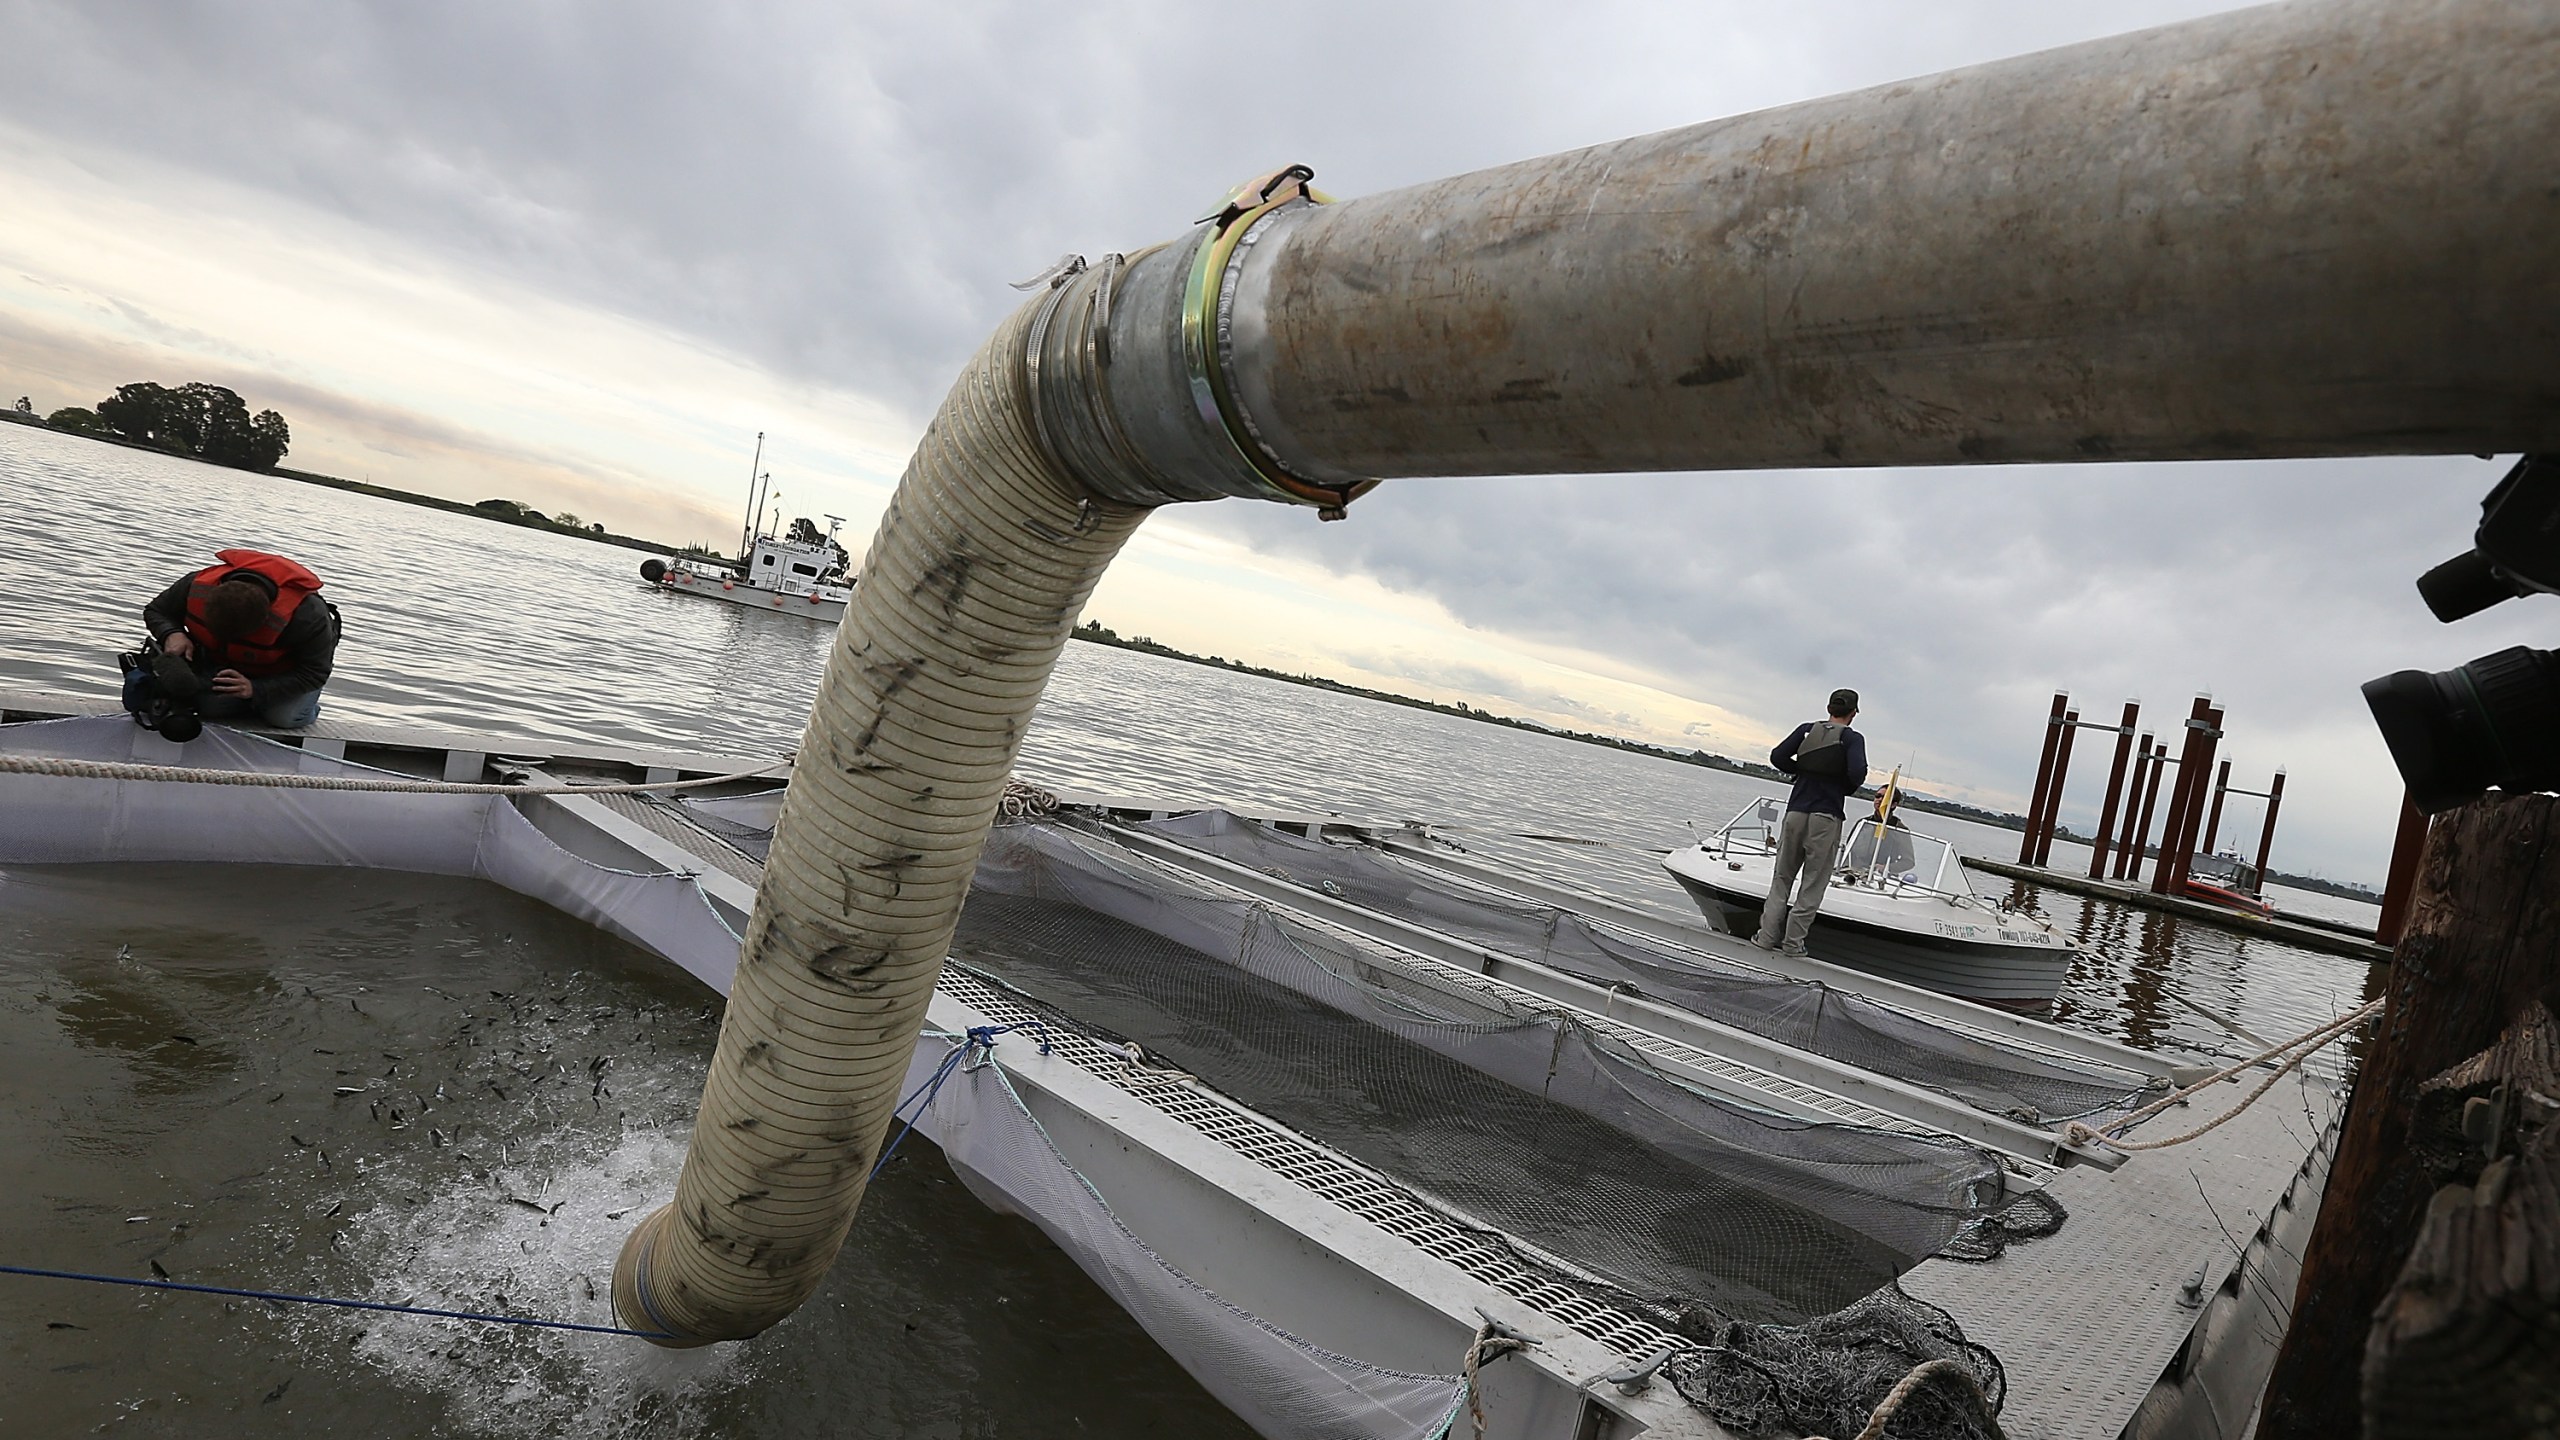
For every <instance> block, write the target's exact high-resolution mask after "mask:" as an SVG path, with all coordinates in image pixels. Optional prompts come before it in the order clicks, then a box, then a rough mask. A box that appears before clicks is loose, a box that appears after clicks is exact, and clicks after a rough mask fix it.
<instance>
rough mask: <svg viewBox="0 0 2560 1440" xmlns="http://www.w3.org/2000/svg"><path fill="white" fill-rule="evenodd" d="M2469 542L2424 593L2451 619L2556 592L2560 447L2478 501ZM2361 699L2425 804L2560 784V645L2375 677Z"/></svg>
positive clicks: (2521, 466) (2430, 578)
mask: <svg viewBox="0 0 2560 1440" xmlns="http://www.w3.org/2000/svg"><path fill="white" fill-rule="evenodd" d="M2480 512H2481V514H2480V528H2479V529H2478V531H2476V532H2475V533H2474V535H2473V543H2472V548H2471V549H2470V550H2468V551H2466V552H2464V553H2463V554H2461V555H2457V556H2455V557H2454V558H2453V559H2451V560H2448V561H2446V562H2444V563H2443V564H2441V565H2438V566H2437V567H2435V568H2434V569H2432V570H2430V571H2428V572H2427V573H2426V574H2425V575H2424V576H2423V577H2421V578H2420V579H2419V581H2418V593H2419V594H2420V595H2421V596H2423V597H2424V598H2425V600H2426V602H2427V608H2428V609H2429V610H2432V611H2434V612H2435V616H2436V618H2437V619H2439V620H2442V621H2445V622H2447V623H2448V624H2449V623H2451V622H2453V621H2456V620H2460V619H2463V618H2464V617H2466V616H2470V615H2476V614H2478V613H2479V612H2481V611H2483V610H2486V609H2488V608H2489V607H2490V606H2492V605H2495V604H2498V603H2500V602H2501V601H2506V600H2512V599H2514V598H2516V597H2517V596H2520V595H2548V594H2560V456H2550V455H2528V456H2526V457H2524V458H2523V459H2522V460H2520V461H2518V462H2516V467H2515V468H2514V469H2512V470H2510V471H2508V472H2507V474H2506V477H2505V478H2504V479H2501V480H2500V481H2499V482H2498V484H2497V488H2495V489H2493V490H2491V491H2490V492H2489V494H2488V497H2487V498H2486V499H2484V500H2482V501H2481V502H2480ZM2364 701H2365V704H2366V706H2367V707H2369V708H2370V709H2371V710H2372V711H2373V720H2374V724H2375V725H2377V726H2379V727H2380V728H2381V730H2382V739H2383V743H2385V744H2387V745H2389V746H2390V747H2391V759H2392V763H2394V764H2395V765H2397V766H2399V767H2400V775H2401V778H2402V779H2404V780H2406V781H2407V782H2408V784H2409V799H2410V802H2411V803H2412V804H2415V805H2416V806H2417V807H2418V808H2419V809H2420V810H2422V811H2424V812H2425V813H2427V814H2429V815H2433V814H2436V813H2437V812H2439V811H2443V810H2450V809H2452V808H2453V807H2455V806H2457V805H2460V804H2462V803H2464V802H2465V801H2467V800H2470V799H2472V798H2473V797H2475V796H2477V795H2479V794H2480V793H2481V792H2482V791H2484V790H2487V789H2489V788H2490V787H2492V786H2495V787H2496V788H2498V789H2501V790H2560V654H2555V653H2554V652H2552V651H2549V650H2535V649H2531V648H2528V647H2526V646H2522V645H2518V646H2516V647H2514V648H2512V649H2507V650H2501V651H2499V652H2498V653H2497V654H2495V655H2483V656H2481V657H2480V658H2479V659H2477V660H2474V661H2472V662H2471V663H2470V664H2468V665H2463V666H2458V667H2456V668H2454V669H2451V670H2441V671H2437V672H2435V673H2433V674H2430V673H2428V672H2427V671H2424V670H2403V671H2400V672H2399V673H2397V674H2393V675H2385V676H2383V677H2382V678H2381V679H2379V680H2369V681H2366V682H2365V686H2364Z"/></svg>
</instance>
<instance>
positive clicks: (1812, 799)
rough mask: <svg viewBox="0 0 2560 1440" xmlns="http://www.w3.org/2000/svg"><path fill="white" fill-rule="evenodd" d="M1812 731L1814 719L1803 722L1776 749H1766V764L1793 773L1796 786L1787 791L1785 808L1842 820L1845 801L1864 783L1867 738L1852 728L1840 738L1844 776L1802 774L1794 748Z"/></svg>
mask: <svg viewBox="0 0 2560 1440" xmlns="http://www.w3.org/2000/svg"><path fill="white" fill-rule="evenodd" d="M1812 733H1813V722H1811V721H1806V722H1805V723H1804V724H1802V725H1799V726H1797V727H1796V728H1795V729H1793V730H1791V731H1789V732H1788V733H1787V738H1786V739H1784V740H1781V741H1779V742H1778V748H1777V749H1775V750H1772V751H1770V752H1769V763H1770V764H1772V765H1775V766H1777V767H1778V773H1780V774H1782V775H1794V776H1795V779H1796V784H1795V788H1794V789H1793V790H1790V791H1788V792H1787V808H1788V809H1789V810H1802V811H1804V812H1806V813H1807V814H1811V815H1828V816H1831V817H1832V818H1834V819H1845V818H1847V815H1848V810H1847V806H1846V803H1845V802H1846V801H1847V800H1848V798H1849V796H1850V795H1852V794H1854V793H1855V792H1856V791H1857V788H1858V787H1859V786H1861V785H1864V784H1866V783H1867V737H1866V736H1864V735H1861V734H1859V733H1858V732H1857V731H1855V730H1851V731H1850V732H1849V733H1848V734H1846V735H1843V736H1841V737H1840V748H1841V749H1843V750H1845V751H1847V752H1848V757H1847V758H1848V761H1849V768H1848V773H1847V774H1845V775H1804V774H1799V773H1797V770H1796V747H1797V746H1799V745H1801V744H1803V743H1804V737H1805V736H1807V735H1810V734H1812Z"/></svg>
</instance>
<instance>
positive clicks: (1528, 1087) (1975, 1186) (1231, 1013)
mask: <svg viewBox="0 0 2560 1440" xmlns="http://www.w3.org/2000/svg"><path fill="white" fill-rule="evenodd" d="M952 949H953V954H954V957H955V959H957V960H958V961H959V962H960V963H963V964H966V965H968V966H970V967H972V968H974V969H978V970H981V971H983V972H986V973H989V974H992V975H994V976H996V977H998V978H1000V979H1001V980H1003V981H1004V982H1005V983H1007V984H1008V985H1010V986H1012V987H1014V988H1016V989H1018V990H1020V991H1022V992H1024V993H1026V994H1028V995H1031V996H1033V997H1035V998H1037V999H1038V1000H1040V1001H1041V1002H1043V1003H1044V1004H1045V1005H1047V1006H1050V1007H1053V1008H1055V1009H1056V1010H1057V1011H1060V1012H1062V1013H1064V1014H1066V1015H1069V1016H1072V1017H1074V1018H1075V1019H1076V1020H1077V1022H1078V1023H1080V1024H1081V1025H1083V1026H1084V1027H1086V1028H1088V1029H1092V1030H1098V1031H1102V1032H1106V1033H1108V1034H1110V1035H1112V1036H1114V1037H1115V1038H1120V1039H1125V1040H1131V1041H1135V1042H1136V1043H1138V1044H1139V1045H1141V1046H1142V1047H1144V1049H1145V1050H1146V1051H1148V1052H1150V1053H1151V1054H1152V1055H1154V1056H1156V1057H1159V1058H1161V1059H1162V1060H1163V1061H1165V1062H1168V1063H1171V1064H1173V1065H1176V1066H1178V1067H1180V1068H1181V1069H1183V1070H1186V1071H1188V1072H1190V1073H1192V1074H1193V1075H1196V1076H1198V1077H1200V1078H1201V1079H1202V1080H1204V1081H1205V1082H1207V1083H1208V1084H1209V1085H1211V1086H1213V1087H1214V1088H1216V1089H1218V1090H1220V1091H1222V1092H1224V1093H1226V1094H1228V1095H1230V1096H1232V1097H1234V1098H1236V1099H1237V1100H1239V1101H1241V1102H1243V1103H1244V1104H1246V1105H1248V1106H1250V1107H1252V1108H1253V1109H1255V1110H1257V1111H1260V1112H1262V1113H1264V1114H1266V1115H1269V1116H1271V1117H1273V1118H1274V1119H1277V1120H1279V1121H1280V1122H1282V1123H1283V1124H1286V1125H1289V1126H1290V1127H1292V1128H1293V1129H1296V1130H1298V1131H1300V1132H1302V1133H1304V1134H1306V1135H1308V1136H1310V1137H1311V1138H1313V1139H1315V1140H1318V1141H1320V1142H1322V1143H1324V1144H1327V1145H1330V1146H1332V1147H1333V1148H1335V1149H1336V1150H1338V1151H1341V1152H1343V1153H1344V1154H1347V1155H1349V1156H1351V1157H1352V1158H1354V1159H1356V1160H1358V1161H1360V1162H1362V1163H1365V1164H1367V1165H1370V1166H1372V1167H1374V1168H1376V1169H1377V1170H1379V1171H1381V1172H1383V1173H1385V1174H1387V1175H1389V1176H1391V1177H1393V1178H1394V1179H1396V1180H1397V1181H1398V1182H1400V1183H1402V1184H1404V1185H1405V1186H1407V1187H1408V1188H1410V1189H1413V1190H1415V1191H1417V1192H1419V1193H1422V1194H1425V1195H1427V1196H1430V1197H1432V1198H1433V1199H1435V1200H1436V1201H1438V1202H1439V1203H1441V1204H1443V1205H1445V1206H1447V1207H1450V1208H1452V1209H1454V1210H1456V1211H1459V1212H1461V1213H1463V1214H1465V1215H1468V1216H1472V1217H1475V1218H1476V1219H1478V1220H1479V1221H1480V1222H1481V1223H1483V1224H1485V1225H1488V1226H1491V1227H1493V1228H1495V1229H1498V1230H1499V1231H1501V1232H1504V1233H1506V1234H1508V1235H1510V1236H1514V1237H1517V1238H1518V1239H1519V1240H1521V1241H1524V1242H1526V1243H1527V1244H1528V1245H1529V1246H1532V1247H1535V1248H1536V1250H1538V1251H1541V1252H1544V1253H1545V1254H1546V1255H1549V1256H1553V1257H1556V1258H1557V1259H1558V1260H1560V1261H1561V1262H1563V1263H1564V1264H1565V1265H1566V1266H1569V1267H1572V1268H1573V1269H1577V1270H1580V1271H1583V1272H1587V1274H1589V1275H1591V1276H1596V1277H1599V1278H1600V1279H1601V1280H1603V1281H1605V1282H1606V1286H1607V1287H1608V1288H1609V1289H1611V1290H1613V1291H1617V1292H1622V1293H1623V1295H1624V1296H1627V1297H1633V1298H1634V1299H1636V1300H1637V1301H1639V1302H1641V1303H1643V1304H1644V1305H1645V1306H1646V1308H1648V1309H1649V1310H1651V1311H1652V1312H1653V1313H1655V1314H1656V1315H1658V1316H1664V1317H1672V1318H1674V1319H1676V1320H1679V1321H1680V1322H1682V1323H1681V1328H1682V1329H1684V1330H1686V1331H1688V1332H1689V1333H1692V1334H1700V1333H1703V1332H1704V1331H1705V1330H1707V1329H1711V1328H1712V1327H1713V1326H1714V1325H1717V1324H1721V1323H1723V1322H1726V1321H1731V1320H1737V1319H1738V1320H1749V1321H1760V1322H1777V1323H1794V1322H1800V1321H1803V1320H1805V1319H1806V1318H1808V1317H1810V1316H1816V1315H1822V1314H1825V1313H1828V1312H1831V1311H1835V1310H1838V1309H1840V1308H1841V1307H1844V1306H1848V1305H1851V1304H1852V1303H1853V1302H1856V1301H1857V1300H1859V1299H1860V1297H1862V1296H1865V1295H1867V1294H1869V1293H1870V1292H1872V1291H1874V1290H1876V1289H1877V1288H1878V1287H1879V1286H1883V1285H1886V1284H1888V1283H1890V1282H1891V1280H1892V1279H1893V1278H1894V1276H1896V1275H1898V1274H1899V1273H1901V1272H1902V1271H1903V1270H1905V1269H1907V1268H1909V1267H1910V1266H1911V1265H1912V1264H1914V1263H1917V1262H1918V1261H1919V1260H1920V1259H1922V1258H1923V1257H1925V1256H1927V1255H1929V1254H1931V1253H1933V1252H1934V1251H1936V1250H1937V1249H1938V1248H1939V1247H1940V1246H1941V1245H1943V1244H1945V1243H1946V1242H1947V1240H1948V1239H1949V1238H1951V1237H1952V1236H1954V1235H1955V1234H1956V1233H1957V1232H1958V1230H1959V1229H1960V1228H1961V1227H1962V1226H1963V1225H1965V1224H1966V1223H1967V1222H1969V1221H1972V1220H1974V1219H1976V1218H1978V1217H1979V1216H1980V1215H1981V1214H1983V1213H1984V1211H1985V1210H1986V1208H1987V1207H1988V1205H1989V1204H1990V1203H1992V1202H1993V1201H1995V1200H1996V1198H1997V1197H1998V1196H1999V1194H2000V1180H1999V1171H1998V1167H1997V1165H1996V1163H1995V1161H1994V1160H1993V1159H1992V1157H1991V1156H1990V1155H1988V1154H1987V1153H1985V1152H1984V1151H1981V1150H1979V1149H1977V1148H1975V1147H1972V1146H1969V1145H1965V1144H1962V1143H1960V1142H1955V1141H1949V1140H1944V1139H1939V1138H1934V1137H1922V1136H1911V1135H1903V1134H1897V1133H1891V1132H1884V1131H1877V1130H1870V1129H1864V1128H1860V1127H1856V1126H1847V1125H1824V1124H1812V1123H1808V1122H1803V1121H1798V1120H1793V1119H1789V1118H1783V1117H1778V1116H1772V1115H1768V1114H1763V1113H1759V1112H1755V1111H1751V1110H1747V1109H1744V1108H1742V1107H1740V1106H1737V1105H1734V1104H1731V1103H1729V1102H1726V1101H1724V1100H1721V1099H1718V1098H1714V1097H1710V1096H1707V1095H1704V1094H1701V1093H1699V1092H1697V1091H1694V1090H1691V1089H1689V1088H1687V1087H1686V1086H1684V1085H1681V1084H1679V1083H1678V1082H1676V1081H1674V1080H1672V1079H1670V1078H1669V1077H1667V1076H1665V1075H1663V1074H1661V1073H1660V1072H1658V1071H1655V1070H1654V1069H1652V1068H1651V1067H1650V1066H1648V1065H1647V1064H1646V1063H1645V1062H1644V1060H1643V1059H1642V1057H1640V1056H1639V1055H1637V1054H1636V1053H1635V1052H1633V1051H1631V1050H1629V1049H1627V1048H1626V1047H1624V1046H1622V1045H1620V1044H1618V1043H1617V1042H1615V1041H1613V1040H1610V1039H1608V1038H1607V1037H1604V1036H1601V1035H1598V1034H1596V1033H1594V1032H1592V1031H1589V1030H1587V1029H1584V1028H1582V1027H1581V1026H1578V1025H1574V1024H1571V1023H1568V1022H1566V1021H1563V1020H1561V1019H1558V1018H1557V1017H1554V1016H1552V1015H1547V1014H1540V1013H1529V1012H1525V1011H1515V1010H1512V1009H1510V1008H1507V1007H1506V1006H1504V1005H1503V1004H1502V1002H1501V1001H1499V1000H1498V999H1495V998H1493V997H1491V996H1486V995H1479V994H1476V993H1474V992H1472V991H1469V990H1466V989H1464V988H1462V987H1457V986H1449V985H1443V984H1434V983H1432V982H1431V981H1430V980H1428V979H1426V978H1423V977H1422V976H1421V975H1419V974H1417V973H1416V972H1413V971H1410V970H1408V969H1406V968H1404V967H1401V966H1398V965H1393V964H1387V963H1382V962H1381V961H1380V960H1379V959H1378V958H1377V957H1375V956H1373V955H1371V954H1370V953H1368V952H1367V951H1365V950H1363V949H1361V948H1359V947H1358V946H1357V945H1356V944H1355V943H1354V942H1352V941H1350V940H1347V939H1343V938H1340V937H1336V936H1333V935H1331V934H1328V933H1326V932H1322V931H1318V930H1315V929H1313V928H1311V927H1307V926H1303V925H1300V924H1298V923H1295V922H1292V921H1289V920H1287V919H1284V918H1282V917H1280V916H1278V915H1276V914H1274V913H1273V912H1271V911H1270V910H1268V909H1267V908H1265V907H1261V906H1256V905H1252V904H1248V903H1245V902H1242V901H1236V900H1230V899H1225V898H1222V897H1218V896H1214V895H1212V894H1209V893H1207V892H1205V891H1203V890H1201V889H1198V888H1195V887H1193V886H1190V885H1188V884H1186V883H1185V882H1183V881H1181V880H1179V879H1178V878H1176V877H1174V876H1173V875H1171V874H1169V873H1166V872H1162V871H1160V870H1157V869H1155V868H1153V867H1149V866H1146V865H1145V864H1144V862H1141V861H1139V860H1137V859H1135V857H1132V856H1129V855H1127V854H1126V853H1125V852H1115V850H1114V849H1113V848H1111V847H1107V846H1106V845H1105V844H1104V843H1103V842H1100V841H1097V840H1095V839H1093V838H1091V837H1087V836H1080V835H1075V834H1072V833H1069V832H1067V831H1064V830H1061V829H1059V828H1057V827H1054V826H1016V827H1007V828H1004V829H1000V830H999V831H998V832H997V833H996V835H995V836H994V837H993V838H992V839H991V840H990V842H989V845H988V849H987V855H986V858H985V859H984V861H982V863H981V864H980V867H979V870H978V877H977V881H976V885H975V888H974V890H973V892H972V894H971V897H970V901H969V905H968V909H967V911H966V913H965V914H964V915H963V917H962V921H961V926H960V931H959V934H958V935H957V936H956V937H955V938H954V941H953V946H952Z"/></svg>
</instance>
